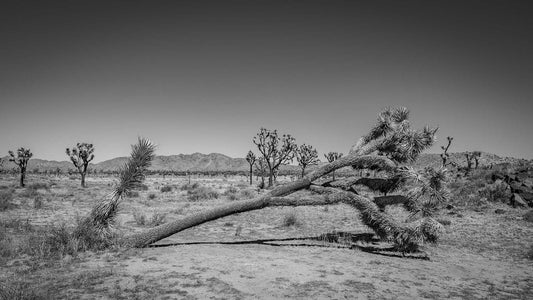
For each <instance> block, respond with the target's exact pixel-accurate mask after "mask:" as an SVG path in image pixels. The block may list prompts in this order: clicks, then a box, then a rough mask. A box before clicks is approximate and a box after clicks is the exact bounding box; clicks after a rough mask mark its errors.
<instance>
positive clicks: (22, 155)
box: [8, 147, 33, 187]
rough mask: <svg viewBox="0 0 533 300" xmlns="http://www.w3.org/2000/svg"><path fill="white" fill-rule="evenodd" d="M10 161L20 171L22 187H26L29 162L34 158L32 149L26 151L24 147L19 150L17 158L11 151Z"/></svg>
mask: <svg viewBox="0 0 533 300" xmlns="http://www.w3.org/2000/svg"><path fill="white" fill-rule="evenodd" d="M8 153H9V156H10V158H9V161H12V162H14V163H15V164H16V165H17V166H18V167H19V169H20V187H24V186H25V185H24V179H25V178H26V168H27V167H28V161H29V160H30V158H31V157H32V156H33V153H31V151H30V149H24V148H23V147H21V148H19V149H18V150H17V156H15V153H13V151H11V150H10V151H9V152H8Z"/></svg>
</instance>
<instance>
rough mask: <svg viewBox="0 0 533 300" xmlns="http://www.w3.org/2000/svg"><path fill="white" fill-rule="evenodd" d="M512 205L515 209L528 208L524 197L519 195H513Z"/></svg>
mask: <svg viewBox="0 0 533 300" xmlns="http://www.w3.org/2000/svg"><path fill="white" fill-rule="evenodd" d="M511 205H512V206H513V207H527V204H526V202H525V201H524V199H522V197H520V195H519V194H517V193H513V195H512V196H511Z"/></svg>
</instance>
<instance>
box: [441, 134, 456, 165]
mask: <svg viewBox="0 0 533 300" xmlns="http://www.w3.org/2000/svg"><path fill="white" fill-rule="evenodd" d="M446 139H447V140H448V144H447V145H446V147H444V146H440V147H441V149H442V150H443V151H444V152H443V153H441V154H440V158H441V159H442V167H443V168H445V167H446V166H447V165H448V164H450V163H449V162H448V159H449V158H450V154H448V149H449V148H450V145H451V144H452V140H453V137H451V136H449V137H447V138H446Z"/></svg>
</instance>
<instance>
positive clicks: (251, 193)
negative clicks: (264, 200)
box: [240, 189, 255, 199]
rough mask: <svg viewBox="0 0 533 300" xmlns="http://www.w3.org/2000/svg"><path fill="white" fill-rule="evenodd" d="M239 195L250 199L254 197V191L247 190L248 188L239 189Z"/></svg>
mask: <svg viewBox="0 0 533 300" xmlns="http://www.w3.org/2000/svg"><path fill="white" fill-rule="evenodd" d="M240 196H241V198H244V199H251V198H253V197H255V192H254V191H253V190H249V189H246V190H241V192H240Z"/></svg>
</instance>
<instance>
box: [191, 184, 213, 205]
mask: <svg viewBox="0 0 533 300" xmlns="http://www.w3.org/2000/svg"><path fill="white" fill-rule="evenodd" d="M218 197H219V194H218V193H217V191H215V190H213V189H212V188H210V187H205V186H198V187H197V188H195V189H190V190H188V191H187V198H188V199H189V200H190V201H199V200H211V199H218Z"/></svg>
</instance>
